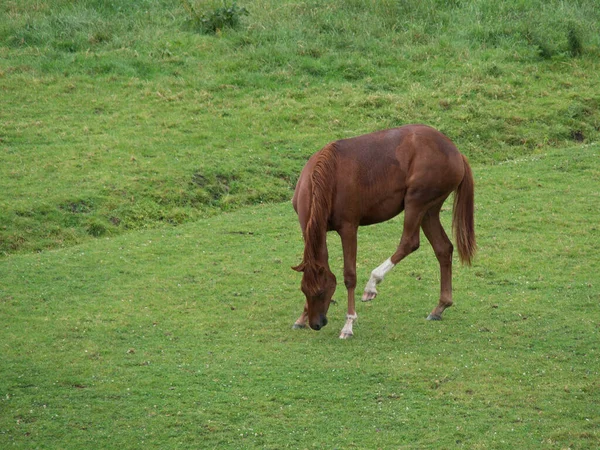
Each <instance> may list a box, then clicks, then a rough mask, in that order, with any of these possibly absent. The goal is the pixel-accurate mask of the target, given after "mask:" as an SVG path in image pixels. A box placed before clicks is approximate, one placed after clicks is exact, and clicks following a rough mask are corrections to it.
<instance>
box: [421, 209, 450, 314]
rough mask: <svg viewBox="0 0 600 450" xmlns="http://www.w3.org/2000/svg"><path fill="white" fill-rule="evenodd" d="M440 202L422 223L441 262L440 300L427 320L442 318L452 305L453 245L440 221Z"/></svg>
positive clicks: (426, 215)
mask: <svg viewBox="0 0 600 450" xmlns="http://www.w3.org/2000/svg"><path fill="white" fill-rule="evenodd" d="M441 207H442V205H441V204H439V205H437V206H435V207H433V208H431V209H430V210H429V211H427V213H426V214H425V216H424V217H423V222H422V224H421V226H422V228H423V232H424V233H425V236H426V237H427V239H428V240H429V242H430V243H431V246H432V247H433V250H434V252H435V256H436V257H437V259H438V261H439V263H440V278H441V287H440V301H439V303H438V305H437V306H436V307H435V308H434V310H433V311H431V314H429V316H428V317H427V320H442V313H443V312H444V310H445V309H446V308H449V307H450V306H452V251H453V246H452V242H450V239H448V236H447V235H446V232H445V231H444V228H443V227H442V224H441V222H440V209H441Z"/></svg>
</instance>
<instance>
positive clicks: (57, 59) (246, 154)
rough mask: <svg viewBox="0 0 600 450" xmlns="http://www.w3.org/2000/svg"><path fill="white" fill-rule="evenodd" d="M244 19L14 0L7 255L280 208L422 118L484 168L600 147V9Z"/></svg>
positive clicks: (2, 213)
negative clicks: (298, 188) (342, 154)
mask: <svg viewBox="0 0 600 450" xmlns="http://www.w3.org/2000/svg"><path fill="white" fill-rule="evenodd" d="M244 5H245V6H246V7H247V8H248V9H249V10H250V15H249V16H248V17H244V18H243V23H242V27H241V28H240V29H239V30H237V31H233V30H224V31H223V32H222V33H220V34H219V35H218V36H204V35H200V34H197V33H195V32H194V31H193V30H192V29H191V28H190V25H189V24H188V23H187V22H186V20H187V18H188V17H187V16H186V13H185V11H184V9H183V8H182V6H181V4H180V3H179V2H175V1H168V0H163V1H160V0H146V1H140V2H129V1H124V0H122V1H118V0H115V1H111V2H103V1H93V0H86V1H79V2H76V3H75V4H73V3H72V2H67V1H58V0H53V1H50V0H47V1H37V0H36V1H33V0H32V1H22V2H16V1H8V2H5V3H3V5H2V6H1V7H0V8H1V9H0V14H1V15H2V17H1V19H2V20H0V93H1V95H2V104H1V107H0V149H1V153H0V158H1V159H0V179H1V180H2V181H0V183H1V184H0V189H1V191H2V198H0V221H1V224H2V225H1V226H0V252H2V254H10V253H14V252H20V251H25V252H26V251H32V250H34V251H35V250H41V249H45V248H56V247H60V246H68V245H72V244H74V243H79V242H83V241H85V240H86V239H89V238H90V237H91V236H95V237H102V236H111V235H115V234H120V233H121V232H123V231H126V230H131V229H139V228H144V227H152V226H157V225H158V226H160V225H164V224H180V223H184V222H188V221H191V220H195V219H197V218H199V217H206V216H207V215H209V214H213V213H215V212H219V211H222V210H232V209H235V208H237V207H239V206H241V205H247V204H257V203H261V202H273V201H281V200H283V199H287V198H289V197H290V195H291V189H292V186H293V184H294V181H295V179H296V176H297V174H298V172H299V170H300V168H301V167H302V164H303V162H304V161H305V160H306V158H307V156H308V155H310V154H311V153H312V152H314V151H315V150H317V149H318V148H320V147H321V146H323V145H324V144H325V143H327V142H328V141H330V140H332V139H336V138H340V137H348V136H353V135H356V134H360V133H364V132H369V131H373V130H376V129H381V128H387V127H391V126H396V125H400V124H404V123H409V122H424V123H428V124H431V125H433V126H436V127H438V128H440V129H441V130H443V131H445V132H446V133H447V134H448V135H449V136H450V137H452V138H453V139H454V140H455V141H456V143H457V144H458V145H459V147H460V148H461V149H462V150H463V151H464V152H465V153H466V154H467V155H468V156H469V157H470V158H471V160H472V161H474V162H478V163H486V164H487V163H490V164H493V163H497V162H501V161H505V160H510V159H514V158H518V157H520V156H523V155H531V154H537V153H540V152H543V151H545V150H546V149H548V148H553V147H562V146H564V145H570V144H572V143H573V141H574V140H575V141H577V140H583V141H584V142H594V141H596V140H597V139H598V133H599V132H598V130H599V128H600V113H599V112H598V105H599V103H600V97H599V96H598V89H597V86H598V73H600V71H599V70H598V62H597V61H598V54H599V47H600V42H599V39H600V38H599V36H600V32H599V29H598V23H600V17H599V14H600V13H599V10H598V8H596V7H595V2H594V1H582V2H578V4H577V5H570V4H567V3H565V2H547V1H543V2H542V1H539V2H521V1H516V0H515V1H513V2H491V1H485V0H480V1H473V2H459V1H457V2H450V3H448V2H438V1H433V0H430V1H420V2H416V1H415V2H392V1H382V2H373V3H365V2H358V1H353V0H346V1H335V2H334V1H331V2H321V3H319V5H317V4H316V3H314V2H279V1H277V2H275V1H268V0H255V1H247V2H244ZM569 36H579V38H577V39H575V41H573V39H571V44H569V42H570V41H569ZM573 42H575V43H577V42H580V43H581V44H582V46H583V47H582V50H583V52H582V54H581V55H579V56H574V55H573V54H572V53H574V52H575V51H576V50H577V49H578V47H577V45H576V44H573Z"/></svg>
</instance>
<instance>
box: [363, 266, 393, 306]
mask: <svg viewBox="0 0 600 450" xmlns="http://www.w3.org/2000/svg"><path fill="white" fill-rule="evenodd" d="M395 266H396V264H394V263H393V262H392V259H391V258H388V259H386V260H385V261H384V262H383V264H381V265H380V266H379V267H377V268H376V269H375V270H373V272H371V278H369V281H367V285H366V286H365V292H364V294H363V297H362V300H363V302H367V301H369V300H373V299H374V298H375V296H376V295H377V288H376V286H377V285H378V284H379V283H381V282H382V281H383V278H384V277H385V275H386V274H387V273H388V272H389V271H390V270H392V269H393V268H394V267H395Z"/></svg>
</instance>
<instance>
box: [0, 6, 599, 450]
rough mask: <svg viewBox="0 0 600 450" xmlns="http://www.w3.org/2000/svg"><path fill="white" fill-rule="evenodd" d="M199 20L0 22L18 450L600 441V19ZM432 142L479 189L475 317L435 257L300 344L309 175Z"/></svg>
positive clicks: (377, 254)
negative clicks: (405, 140)
mask: <svg viewBox="0 0 600 450" xmlns="http://www.w3.org/2000/svg"><path fill="white" fill-rule="evenodd" d="M184 3H185V2H183V1H182V2H179V1H171V0H140V1H136V2H131V1H125V0H113V1H100V0H86V1H83V0H82V1H76V2H72V1H66V0H23V1H12V0H8V1H5V2H2V3H1V4H0V180H1V181H0V447H2V448H10V447H15V448H92V447H93V448H115V447H117V446H121V447H124V448H141V447H144V448H146V447H152V448H181V447H192V448H273V449H275V448H455V447H464V448H543V449H546V448H560V449H562V448H582V449H583V448H596V447H600V431H599V430H600V419H599V418H600V408H599V407H598V404H600V382H599V380H600V376H599V372H600V361H599V357H598V356H599V355H598V343H599V342H600V340H599V338H598V333H599V331H600V319H599V318H600V310H599V309H600V288H599V285H598V273H599V270H600V267H599V265H600V260H599V259H598V254H599V253H600V231H599V226H598V223H600V214H599V212H598V203H599V200H600V198H599V197H600V188H599V186H600V183H599V181H600V144H598V140H599V137H600V111H599V105H600V93H599V91H598V85H599V82H600V75H599V73H600V71H599V70H598V69H599V64H598V61H600V59H599V56H600V25H599V24H600V9H599V8H598V7H597V2H596V1H593V0H588V1H584V0H582V1H579V2H559V1H545V2H542V1H535V0H533V1H529V2H523V1H518V0H511V1H506V2H492V1H490V0H473V1H466V0H463V1H461V0H455V1H451V2H442V1H434V0H425V1H420V2H417V1H406V2H396V1H391V0H382V1H378V2H371V1H356V0H343V1H323V2H316V1H302V2H288V1H279V2H276V1H271V0H254V1H250V0H249V1H240V2H238V4H239V5H240V6H243V7H245V8H247V10H248V15H244V16H241V17H240V24H239V26H238V27H237V28H236V29H229V28H224V29H220V30H218V31H217V32H216V33H214V34H211V33H208V34H205V33H203V32H202V30H200V29H198V28H197V21H194V17H193V16H192V15H191V13H190V10H189V9H186V8H185V5H184ZM188 4H191V5H192V6H193V8H194V11H197V12H203V11H207V12H210V11H212V10H214V8H216V7H217V6H219V5H222V3H219V2H213V3H211V2H199V1H195V2H194V1H190V2H189V3H188ZM414 122H421V123H428V124H430V125H433V126H435V127H437V128H439V129H441V130H442V131H444V132H445V133H446V134H448V136H450V137H451V138H452V139H453V140H454V141H455V142H456V144H457V145H458V147H459V148H460V149H461V151H462V152H463V153H465V154H466V155H467V156H468V157H469V158H470V160H471V162H472V166H473V170H474V175H475V179H476V209H477V211H476V227H477V234H478V243H479V253H478V255H477V258H476V261H475V264H474V266H473V267H472V268H470V269H467V268H461V267H459V266H458V264H457V266H456V268H455V271H454V272H455V278H454V280H455V283H454V284H455V306H454V307H453V308H452V309H450V310H448V311H447V313H446V314H445V319H444V321H443V322H440V323H431V322H427V321H425V320H424V318H425V317H426V315H427V313H428V312H429V311H430V310H431V308H432V307H433V306H434V305H435V304H436V303H437V295H438V288H439V281H438V267H437V262H436V259H435V257H434V255H433V252H432V251H431V248H430V247H429V244H428V243H427V242H426V240H423V244H422V247H421V249H420V250H419V251H418V252H417V253H415V254H414V255H411V256H410V257H409V258H408V259H407V260H406V261H403V262H402V263H401V264H400V265H399V266H398V267H397V268H396V269H395V270H394V272H392V273H391V274H390V275H389V276H388V278H387V279H386V281H385V284H383V285H382V286H381V289H380V295H379V296H378V297H377V299H376V300H375V301H373V302H372V303H368V304H360V305H358V306H359V309H358V315H359V321H358V323H357V325H356V326H355V334H356V337H355V338H354V339H352V340H349V341H340V340H339V339H337V336H338V333H339V330H340V329H341V327H342V325H343V321H344V313H345V305H344V301H343V299H344V298H345V292H344V289H343V286H342V287H340V288H339V290H338V292H337V294H336V298H337V299H338V303H337V304H336V305H333V306H332V308H331V310H330V314H329V319H330V324H329V326H327V327H326V328H325V329H324V330H322V331H321V332H319V333H316V332H310V331H292V330H291V325H292V323H293V321H294V320H295V319H296V317H297V316H298V315H299V313H300V311H301V308H302V304H303V299H302V294H301V292H300V290H299V284H300V278H299V275H298V274H297V273H296V272H293V271H292V270H291V269H290V266H291V265H295V264H297V263H298V262H299V261H300V258H301V255H302V240H301V236H300V232H299V228H298V224H297V221H296V217H295V214H294V213H293V210H292V208H291V205H290V204H289V198H290V197H291V194H292V189H293V186H294V183H295V181H296V178H297V176H298V174H299V171H300V169H301V168H302V166H303V164H304V162H305V161H306V159H307V158H308V156H309V155H310V154H312V153H313V152H314V151H316V150H317V149H319V148H320V147H322V146H323V145H324V144H325V143H327V142H329V141H331V140H333V139H337V138H342V137H349V136H354V135H357V134H360V133H365V132H370V131H374V130H377V129H382V128H387V127H390V126H396V125H401V124H404V123H414ZM450 219H451V206H450V204H448V205H447V207H446V209H444V210H443V221H444V223H446V224H449V223H450ZM401 220H402V218H401V217H399V218H397V219H394V220H392V221H390V222H388V223H384V224H380V225H377V226H374V227H367V228H364V229H361V232H360V235H359V255H358V276H359V283H360V285H361V286H362V285H363V284H364V283H365V282H366V280H367V276H368V275H369V273H370V271H371V270H372V269H373V268H374V267H375V266H376V265H378V264H380V263H381V261H383V260H384V259H385V258H387V257H388V256H389V255H390V254H391V252H392V251H393V249H394V248H395V246H396V244H397V241H398V239H399V237H400V229H401ZM329 242H330V246H331V259H332V268H333V269H334V271H335V272H336V274H337V275H338V279H341V278H340V277H341V267H342V261H341V250H340V245H339V242H338V239H337V236H335V235H331V236H330V237H329Z"/></svg>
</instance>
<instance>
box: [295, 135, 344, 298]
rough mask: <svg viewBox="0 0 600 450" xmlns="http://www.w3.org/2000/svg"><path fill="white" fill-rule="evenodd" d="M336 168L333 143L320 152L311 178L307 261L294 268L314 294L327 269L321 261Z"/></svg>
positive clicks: (306, 249)
mask: <svg viewBox="0 0 600 450" xmlns="http://www.w3.org/2000/svg"><path fill="white" fill-rule="evenodd" d="M336 167H337V153H336V150H335V144H329V145H327V146H325V147H324V148H323V149H321V150H320V151H319V152H318V153H317V155H316V161H315V165H314V167H313V171H312V173H311V175H310V193H309V194H310V210H309V214H308V222H307V224H306V229H305V230H304V259H303V261H302V263H301V264H300V265H298V266H296V267H294V269H295V270H298V271H301V272H304V277H303V283H304V285H305V288H307V289H308V290H309V291H311V292H313V293H317V292H318V290H319V288H320V287H319V285H318V276H319V274H320V273H322V271H323V270H324V268H325V267H324V266H323V265H322V264H321V263H320V262H318V260H317V259H318V255H319V254H320V252H321V251H322V248H323V246H324V245H327V243H326V236H327V222H328V221H329V215H330V213H331V208H332V204H333V199H334V195H335V182H336V177H335V171H336Z"/></svg>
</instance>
